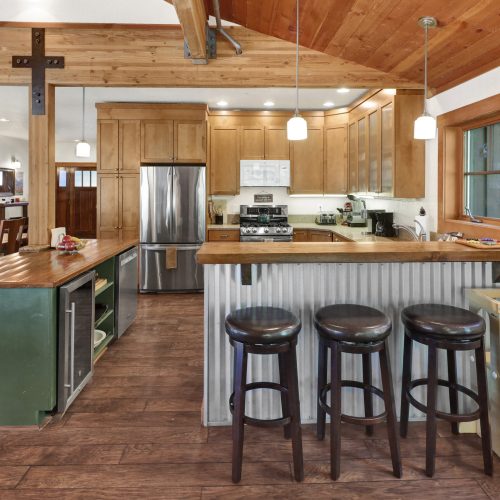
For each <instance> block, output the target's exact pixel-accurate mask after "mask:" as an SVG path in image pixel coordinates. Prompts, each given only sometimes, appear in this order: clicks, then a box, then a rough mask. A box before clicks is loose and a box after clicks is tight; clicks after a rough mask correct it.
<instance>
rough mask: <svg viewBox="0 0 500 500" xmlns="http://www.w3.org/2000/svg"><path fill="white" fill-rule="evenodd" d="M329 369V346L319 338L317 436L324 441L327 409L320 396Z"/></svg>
mask: <svg viewBox="0 0 500 500" xmlns="http://www.w3.org/2000/svg"><path fill="white" fill-rule="evenodd" d="M327 369H328V347H327V346H326V344H325V343H324V342H323V341H322V340H321V338H320V339H319V346H318V412H317V420H316V437H317V438H318V439H319V440H320V441H322V440H323V439H325V421H326V411H325V410H323V408H321V406H320V404H319V397H320V394H321V391H322V389H323V388H324V387H325V385H326V384H327V381H326V378H327Z"/></svg>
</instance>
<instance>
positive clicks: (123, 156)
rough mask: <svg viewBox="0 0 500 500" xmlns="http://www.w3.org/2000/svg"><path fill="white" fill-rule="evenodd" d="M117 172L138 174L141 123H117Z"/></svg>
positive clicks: (137, 121)
mask: <svg viewBox="0 0 500 500" xmlns="http://www.w3.org/2000/svg"><path fill="white" fill-rule="evenodd" d="M118 137H119V145H120V154H119V170H120V172H124V173H125V172H126V173H136V174H138V173H139V171H140V166H141V121H140V120H120V121H119V135H118Z"/></svg>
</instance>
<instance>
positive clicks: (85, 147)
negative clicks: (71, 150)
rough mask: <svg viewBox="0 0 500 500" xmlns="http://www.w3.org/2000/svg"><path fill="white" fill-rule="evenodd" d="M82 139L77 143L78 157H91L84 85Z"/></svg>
mask: <svg viewBox="0 0 500 500" xmlns="http://www.w3.org/2000/svg"><path fill="white" fill-rule="evenodd" d="M82 91H83V92H82V94H83V95H82V140H81V141H79V142H78V143H77V144H76V151H75V155H76V156H77V157H78V158H90V144H89V143H88V142H86V141H85V87H82Z"/></svg>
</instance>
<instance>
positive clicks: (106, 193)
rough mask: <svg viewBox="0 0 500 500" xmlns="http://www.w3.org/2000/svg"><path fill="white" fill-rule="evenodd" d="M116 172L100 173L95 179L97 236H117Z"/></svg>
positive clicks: (118, 221)
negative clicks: (96, 179)
mask: <svg viewBox="0 0 500 500" xmlns="http://www.w3.org/2000/svg"><path fill="white" fill-rule="evenodd" d="M118 179H119V176H118V175H117V174H100V175H99V178H98V181H97V237H98V238H117V237H118V236H119V226H120V220H119V202H118V186H119V180H118Z"/></svg>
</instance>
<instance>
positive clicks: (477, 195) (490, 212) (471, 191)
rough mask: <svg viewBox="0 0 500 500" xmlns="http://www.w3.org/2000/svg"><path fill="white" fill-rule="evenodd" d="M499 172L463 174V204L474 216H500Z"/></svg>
mask: <svg viewBox="0 0 500 500" xmlns="http://www.w3.org/2000/svg"><path fill="white" fill-rule="evenodd" d="M499 192H500V174H490V175H467V176H465V206H466V207H468V208H469V209H470V210H471V212H472V213H473V214H474V215H476V216H481V217H494V218H500V197H499V196H498V193H499Z"/></svg>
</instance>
